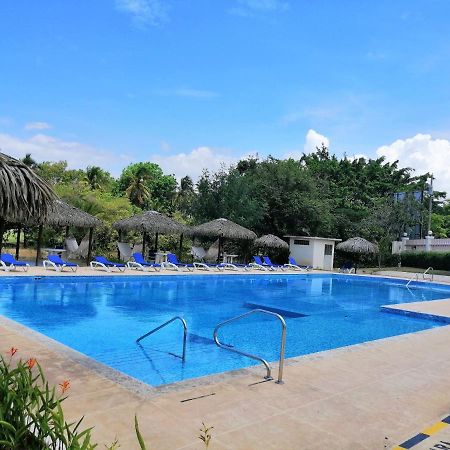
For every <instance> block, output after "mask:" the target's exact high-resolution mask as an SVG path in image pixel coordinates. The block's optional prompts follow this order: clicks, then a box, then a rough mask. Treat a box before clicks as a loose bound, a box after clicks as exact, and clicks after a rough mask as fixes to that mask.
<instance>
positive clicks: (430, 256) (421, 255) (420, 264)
mask: <svg viewBox="0 0 450 450" xmlns="http://www.w3.org/2000/svg"><path fill="white" fill-rule="evenodd" d="M401 261H402V266H405V267H417V268H421V269H427V268H428V267H433V269H437V270H450V253H440V252H405V253H402V254H401Z"/></svg>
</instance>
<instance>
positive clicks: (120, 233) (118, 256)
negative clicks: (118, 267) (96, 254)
mask: <svg viewBox="0 0 450 450" xmlns="http://www.w3.org/2000/svg"><path fill="white" fill-rule="evenodd" d="M119 242H122V230H119ZM117 259H119V260H120V249H119V246H117Z"/></svg>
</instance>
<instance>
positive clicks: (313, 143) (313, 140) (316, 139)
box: [303, 128, 330, 153]
mask: <svg viewBox="0 0 450 450" xmlns="http://www.w3.org/2000/svg"><path fill="white" fill-rule="evenodd" d="M322 144H324V145H325V147H329V146H330V140H329V139H328V138H327V137H326V136H324V135H323V134H320V133H318V132H317V131H315V130H313V129H312V128H310V129H309V130H308V132H307V133H306V138H305V145H304V146H303V150H304V152H305V153H311V152H315V151H316V147H321V146H322Z"/></svg>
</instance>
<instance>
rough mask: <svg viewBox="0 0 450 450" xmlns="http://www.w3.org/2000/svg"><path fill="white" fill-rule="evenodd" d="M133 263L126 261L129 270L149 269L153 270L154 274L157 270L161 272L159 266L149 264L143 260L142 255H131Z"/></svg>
mask: <svg viewBox="0 0 450 450" xmlns="http://www.w3.org/2000/svg"><path fill="white" fill-rule="evenodd" d="M132 257H133V259H134V261H128V262H127V267H128V268H129V269H136V270H142V271H145V270H147V269H148V270H150V269H154V270H155V272H156V271H158V270H161V264H157V263H151V262H148V261H146V260H145V258H144V256H143V255H142V253H139V252H137V253H133V255H132Z"/></svg>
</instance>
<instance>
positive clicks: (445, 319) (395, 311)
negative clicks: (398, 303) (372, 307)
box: [380, 299, 450, 324]
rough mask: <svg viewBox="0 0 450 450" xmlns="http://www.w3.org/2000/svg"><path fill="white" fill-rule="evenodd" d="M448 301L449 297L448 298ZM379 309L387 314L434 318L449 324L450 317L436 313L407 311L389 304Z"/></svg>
mask: <svg viewBox="0 0 450 450" xmlns="http://www.w3.org/2000/svg"><path fill="white" fill-rule="evenodd" d="M448 300H449V302H450V299H448ZM380 310H381V311H383V312H387V313H389V314H398V315H401V316H408V317H416V318H418V319H428V320H434V321H436V322H442V323H448V324H450V317H446V316H440V315H438V314H430V313H425V312H419V311H408V310H407V309H398V308H392V307H390V306H380Z"/></svg>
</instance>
